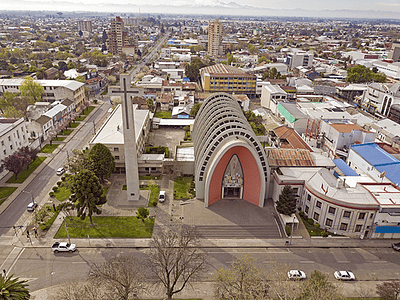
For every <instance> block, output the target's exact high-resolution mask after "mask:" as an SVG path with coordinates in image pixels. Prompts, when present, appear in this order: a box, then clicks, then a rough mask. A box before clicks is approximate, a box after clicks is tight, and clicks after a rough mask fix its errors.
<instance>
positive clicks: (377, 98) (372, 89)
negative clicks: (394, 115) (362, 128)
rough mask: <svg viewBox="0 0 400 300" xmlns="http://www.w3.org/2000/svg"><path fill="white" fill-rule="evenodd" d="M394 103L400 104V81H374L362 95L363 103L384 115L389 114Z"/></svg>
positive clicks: (367, 107) (371, 109)
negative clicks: (388, 82) (390, 82)
mask: <svg viewBox="0 0 400 300" xmlns="http://www.w3.org/2000/svg"><path fill="white" fill-rule="evenodd" d="M393 104H400V83H399V82H396V83H394V84H387V83H377V82H373V83H371V84H369V85H368V87H367V90H366V91H364V93H363V96H362V105H363V106H364V107H365V108H366V109H368V110H370V111H374V112H377V113H378V114H380V115H382V116H388V115H389V112H390V108H391V106H392V105H393Z"/></svg>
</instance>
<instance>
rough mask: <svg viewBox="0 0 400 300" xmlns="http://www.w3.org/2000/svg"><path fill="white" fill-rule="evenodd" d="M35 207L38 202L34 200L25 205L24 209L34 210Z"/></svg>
mask: <svg viewBox="0 0 400 300" xmlns="http://www.w3.org/2000/svg"><path fill="white" fill-rule="evenodd" d="M37 207H38V204H37V203H36V202H31V203H29V204H28V206H27V207H26V210H27V211H34V210H35V209H36V208H37Z"/></svg>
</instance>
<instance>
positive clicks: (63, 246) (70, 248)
mask: <svg viewBox="0 0 400 300" xmlns="http://www.w3.org/2000/svg"><path fill="white" fill-rule="evenodd" d="M51 250H52V251H53V252H54V253H58V252H74V251H76V245H75V244H70V243H67V242H61V243H59V242H55V243H54V244H53V246H51Z"/></svg>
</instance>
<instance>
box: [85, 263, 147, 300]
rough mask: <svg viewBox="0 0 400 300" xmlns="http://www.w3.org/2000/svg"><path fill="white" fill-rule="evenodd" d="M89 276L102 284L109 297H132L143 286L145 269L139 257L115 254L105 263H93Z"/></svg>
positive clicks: (125, 298)
mask: <svg viewBox="0 0 400 300" xmlns="http://www.w3.org/2000/svg"><path fill="white" fill-rule="evenodd" d="M89 278H90V280H91V281H92V282H96V283H97V285H99V286H102V288H103V290H105V293H106V294H108V295H109V297H108V298H107V299H122V300H128V299H131V298H130V296H134V297H136V295H137V293H138V292H139V291H140V290H141V288H142V282H143V279H144V278H143V269H142V264H141V262H140V261H139V259H138V258H136V257H133V256H115V257H112V258H111V259H109V260H108V261H106V262H105V263H103V264H93V265H92V268H91V270H90V274H89Z"/></svg>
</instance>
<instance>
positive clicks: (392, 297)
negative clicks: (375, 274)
mask: <svg viewBox="0 0 400 300" xmlns="http://www.w3.org/2000/svg"><path fill="white" fill-rule="evenodd" d="M376 293H377V294H378V296H379V297H381V299H385V300H398V299H400V281H390V282H384V283H382V284H378V285H377V286H376Z"/></svg>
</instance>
